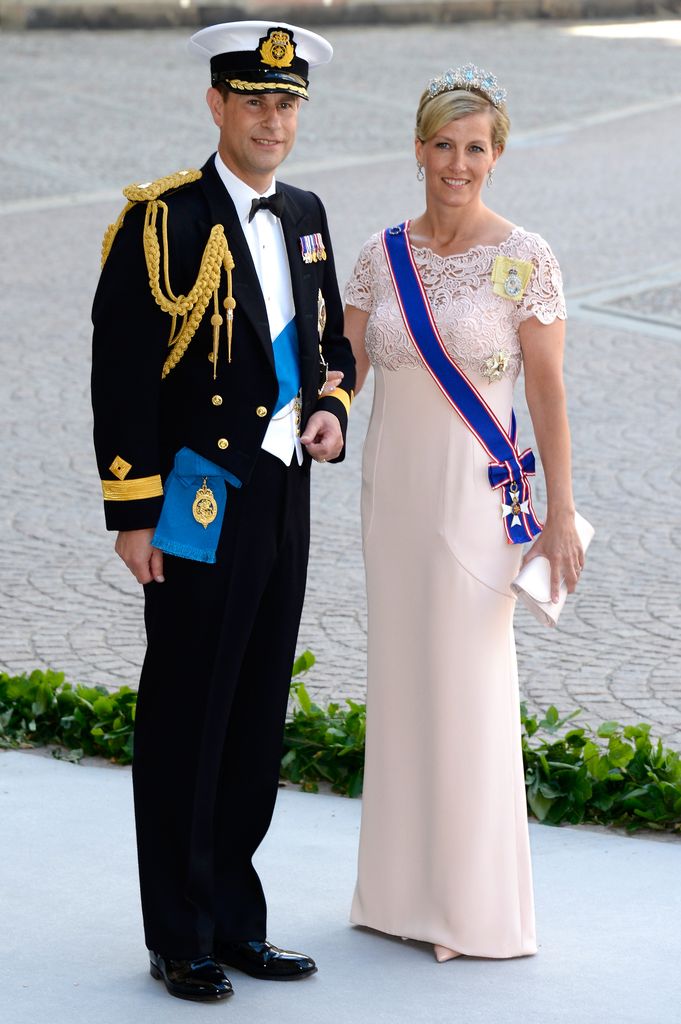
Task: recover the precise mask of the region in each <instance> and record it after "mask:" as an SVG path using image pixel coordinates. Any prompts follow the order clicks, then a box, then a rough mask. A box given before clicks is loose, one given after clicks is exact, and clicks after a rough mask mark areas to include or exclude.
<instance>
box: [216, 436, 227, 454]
mask: <svg viewBox="0 0 681 1024" xmlns="http://www.w3.org/2000/svg"><path fill="white" fill-rule="evenodd" d="M218 448H221V449H222V451H224V450H225V448H229V441H228V440H227V438H226V437H221V438H220V440H219V441H218Z"/></svg>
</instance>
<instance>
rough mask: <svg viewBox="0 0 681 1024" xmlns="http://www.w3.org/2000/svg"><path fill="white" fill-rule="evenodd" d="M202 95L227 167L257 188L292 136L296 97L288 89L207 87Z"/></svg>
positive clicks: (269, 176)
mask: <svg viewBox="0 0 681 1024" xmlns="http://www.w3.org/2000/svg"><path fill="white" fill-rule="evenodd" d="M206 99H207V101H208V106H209V107H210V110H211V113H212V115H213V120H214V121H215V123H216V125H217V126H218V128H219V129H220V144H219V147H218V148H219V152H220V156H221V157H222V159H223V160H224V162H225V163H226V164H227V166H228V167H229V169H230V170H231V171H233V172H234V174H236V175H237V176H238V177H239V178H241V179H242V180H243V181H245V182H247V183H248V184H249V185H251V186H252V188H254V189H255V190H256V191H258V192H264V191H265V190H266V189H267V188H268V187H269V185H270V182H271V181H272V177H273V175H274V172H275V170H276V169H277V167H278V166H279V164H280V163H281V162H282V161H283V160H285V159H286V157H287V156H288V154H289V153H290V152H291V149H292V148H293V143H294V142H295V140H296V130H297V127H298V110H299V108H300V98H299V97H298V96H291V95H289V94H288V93H269V94H268V95H259V94H257V93H244V95H243V96H242V95H237V94H236V93H228V94H227V97H226V98H225V99H223V97H222V94H221V93H220V92H219V91H218V90H217V89H212V88H211V89H209V90H208V93H207V96H206Z"/></svg>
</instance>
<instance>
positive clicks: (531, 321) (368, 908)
mask: <svg viewBox="0 0 681 1024" xmlns="http://www.w3.org/2000/svg"><path fill="white" fill-rule="evenodd" d="M508 129H509V121H508V115H507V112H506V106H505V101H504V94H503V91H502V90H500V89H499V87H498V85H497V83H496V80H495V79H494V78H493V76H491V75H488V74H487V73H485V72H482V71H480V70H479V69H477V68H471V66H470V65H469V66H467V67H466V68H463V69H457V70H456V71H450V72H446V73H445V75H443V76H440V77H439V78H438V79H434V80H433V82H432V83H431V84H430V86H429V88H428V89H427V90H426V92H425V93H424V94H423V96H422V98H421V102H420V105H419V109H418V114H417V123H416V158H417V164H418V173H419V178H420V177H421V176H422V175H423V177H424V179H425V193H426V196H425V198H426V209H425V212H424V213H422V214H421V215H420V216H419V217H417V218H416V219H415V220H412V221H407V222H406V227H405V231H406V237H407V241H408V244H409V246H410V248H411V254H412V257H413V261H414V263H415V266H416V270H417V271H418V274H419V276H420V278H421V281H422V284H423V286H424V289H425V293H426V296H427V298H428V300H429V303H430V306H431V309H432V312H433V317H434V320H435V323H436V325H437V328H438V330H439V333H440V336H441V338H442V341H443V343H444V346H445V348H446V351H447V352H448V354H449V355H450V356H451V357H452V358H453V359H454V360H455V361H456V363H457V365H458V366H459V368H460V369H461V370H463V371H464V373H465V374H466V375H467V377H468V379H469V380H470V381H471V382H472V383H473V384H474V385H475V387H476V388H477V389H478V391H479V392H480V393H481V394H482V395H483V397H484V399H485V401H486V402H487V404H488V406H489V407H490V408H491V409H492V411H493V412H494V413H495V414H496V416H497V417H498V419H499V421H500V422H501V423H502V424H507V423H509V421H510V416H511V408H512V397H513V387H514V384H515V381H516V378H517V376H518V373H519V371H520V368H521V364H524V371H525V391H526V396H527V400H528V405H529V409H530V413H531V416H532V421H533V425H534V430H535V434H536V438H537V443H538V448H539V452H540V454H541V458H542V462H543V466H544V472H545V476H546V484H547V497H548V510H547V515H546V522H545V526H544V530H543V533H542V534H541V536H540V537H539V539H538V540H537V542H536V544H535V546H534V547H533V549H532V554H533V556H534V555H535V554H540V553H541V554H543V555H545V556H546V557H548V558H549V560H550V562H551V569H552V586H553V591H554V594H555V595H556V596H557V590H558V585H559V581H560V579H561V578H564V579H565V580H566V582H567V585H568V589H569V590H570V591H572V590H574V587H575V585H576V582H577V579H578V576H579V573H580V570H581V566H582V564H583V552H582V549H581V546H580V543H579V540H578V537H577V535H576V531H575V527H574V502H573V497H572V487H571V469H570V436H569V429H568V422H567V415H566V404H565V394H564V386H563V375H562V355H563V340H564V320H565V306H564V301H563V293H562V285H561V276H560V270H559V267H558V264H557V262H556V260H555V258H554V256H553V254H552V252H551V250H550V248H549V246H548V245H547V243H546V242H545V241H544V240H543V239H542V238H541V237H540V236H539V235H537V234H533V233H531V232H529V231H525V230H524V229H523V228H521V227H517V226H516V225H514V224H512V223H510V222H509V221H508V220H505V219H504V218H503V217H501V216H500V215H499V214H497V213H494V212H493V211H492V210H490V209H489V208H487V207H486V206H485V204H484V203H483V200H482V189H483V186H484V185H485V183H486V182H487V183H488V184H491V181H492V175H493V172H494V167H495V165H496V163H497V161H498V159H499V157H500V156H501V153H502V152H503V149H504V145H505V143H506V138H507V135H508ZM504 258H506V261H504ZM523 268H525V269H523ZM500 271H503V272H504V274H505V275H506V277H505V279H504V278H503V277H502V278H500V277H499V273H500ZM509 271H510V274H511V278H509V277H508V274H509ZM518 271H520V274H521V277H523V280H522V281H521V285H522V287H521V288H520V291H519V288H518V287H517V286H515V287H511V286H508V287H506V288H504V287H503V285H504V280H505V281H511V284H512V285H514V284H516V280H515V279H514V278H512V275H513V274H514V273H517V272H518ZM493 272H494V274H495V279H496V281H497V286H496V287H495V282H494V281H493V278H492V275H493ZM524 278H527V280H524ZM499 280H501V283H502V287H499V285H498V282H499ZM346 302H347V310H346V333H347V334H348V336H349V338H350V340H351V341H352V343H353V349H354V352H355V357H356V360H357V367H358V389H359V387H361V384H362V382H363V380H364V379H365V378H366V374H367V372H368V369H369V365H372V366H373V369H374V375H375V384H374V387H375V390H374V403H373V409H372V414H371V422H370V425H369V431H368V435H367V439H366V444H365V449H364V462H363V482H362V529H363V542H364V557H365V566H366V577H367V589H368V630H369V635H368V693H367V711H368V718H367V751H366V769H365V783H364V796H363V808H362V828H361V839H360V851H359V873H358V879H357V887H356V891H355V896H354V900H353V905H352V915H351V919H352V921H353V923H355V924H358V925H364V926H367V927H370V928H374V929H377V930H379V931H382V932H387V933H389V934H393V935H400V936H403V937H408V938H412V939H418V940H422V941H425V942H429V943H432V944H433V946H434V948H435V955H436V958H437V959H438V960H440V961H443V960H447V959H452V958H453V957H455V956H458V955H461V954H464V955H469V956H482V957H514V956H523V955H528V954H532V953H535V952H536V949H537V946H536V938H535V921H534V906H533V894H532V876H531V864H530V851H529V841H528V829H527V811H526V804H525V787H524V778H523V764H522V755H521V742H520V721H519V696H518V677H517V668H516V657H515V647H514V639H513V611H514V604H515V601H514V598H513V596H512V594H511V591H510V589H509V584H510V583H511V581H512V580H513V578H514V577H515V576H516V575H517V573H518V570H519V569H520V565H521V560H522V556H523V549H522V548H521V547H520V546H519V545H517V544H509V543H508V542H507V537H506V534H505V532H504V529H503V526H502V517H501V508H500V498H499V493H498V492H497V491H493V490H492V489H491V487H490V484H489V481H488V476H487V467H488V464H489V461H490V460H489V455H488V454H487V453H486V452H485V451H484V450H483V448H482V446H481V444H480V443H479V441H478V440H477V439H476V438H475V437H474V435H473V434H472V433H471V431H470V429H469V428H468V426H467V425H466V424H465V423H464V422H463V421H462V419H461V418H460V417H459V416H458V415H457V414H456V412H455V411H454V410H453V408H452V406H451V404H450V403H449V401H448V400H447V399H446V398H445V396H444V395H443V394H442V393H441V391H440V390H439V389H438V387H437V386H436V384H435V382H434V380H433V379H432V377H431V375H430V374H429V372H428V371H427V369H426V368H425V365H424V363H423V361H422V359H421V357H420V355H419V354H418V352H417V350H416V348H415V346H414V345H413V343H412V342H411V341H410V339H409V337H408V335H407V331H406V329H405V323H404V320H403V317H402V313H401V311H400V307H399V305H398V302H397V298H396V293H395V288H394V286H393V281H392V278H391V276H390V272H389V268H388V264H387V261H386V255H385V252H384V248H383V244H382V237H381V235H374V236H373V237H372V238H370V239H369V240H368V241H367V242H366V244H365V245H364V247H363V248H362V250H361V252H360V255H359V258H358V261H357V264H356V267H355V271H354V274H353V276H352V279H351V281H350V283H349V284H348V287H347V290H346Z"/></svg>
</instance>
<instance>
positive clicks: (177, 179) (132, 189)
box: [102, 168, 201, 266]
mask: <svg viewBox="0 0 681 1024" xmlns="http://www.w3.org/2000/svg"><path fill="white" fill-rule="evenodd" d="M200 177H201V171H197V170H196V169H194V168H191V169H190V170H188V171H175V173H174V174H166V175H165V177H163V178H157V179H156V181H147V182H145V183H144V184H143V185H137V184H132V185H128V186H127V187H126V188H124V189H123V195H124V196H125V198H126V199H127V200H128V202H127V203H126V205H125V206H124V207H123V209H122V210H121V212H120V214H119V216H118V220H117V221H116V222H115V223H114V224H109V226H108V228H107V229H106V231H105V232H104V238H103V239H102V266H104V264H105V263H106V261H107V258H108V256H109V253H110V252H111V246H112V245H113V243H114V238H115V237H116V235H117V234H118V232H119V231H120V229H121V227H122V226H123V221H124V220H125V215H126V213H127V212H128V210H131V209H132V207H133V206H134V205H135V203H147V202H149V201H150V200H155V199H158V197H159V196H162V195H163V194H164V193H165V192H170V191H172V189H175V188H180V187H181V186H182V185H189V184H190V182H192V181H198V180H199V178H200Z"/></svg>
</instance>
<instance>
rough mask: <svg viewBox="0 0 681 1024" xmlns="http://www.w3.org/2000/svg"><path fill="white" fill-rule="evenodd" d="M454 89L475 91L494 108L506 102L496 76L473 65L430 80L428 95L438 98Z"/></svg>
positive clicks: (504, 91) (503, 91) (466, 65)
mask: <svg viewBox="0 0 681 1024" xmlns="http://www.w3.org/2000/svg"><path fill="white" fill-rule="evenodd" d="M455 89H466V90H470V89H476V90H477V91H478V92H481V93H482V94H483V96H486V97H487V99H488V100H489V101H490V103H492V104H493V105H494V106H495V107H498V106H500V105H501V104H502V103H505V102H506V96H507V92H506V90H505V89H502V88H501V86H500V85H499V83H498V81H497V79H496V76H495V75H493V74H491V72H489V71H484V70H483V69H482V68H479V67H477V65H475V64H464V65H463V67H460V68H449V70H448V71H445V72H444V73H443V74H441V75H438V76H437V78H431V80H430V82H429V83H428V93H429V94H430V96H431V97H432V96H439V95H440V93H442V92H452V91H453V90H455Z"/></svg>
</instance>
